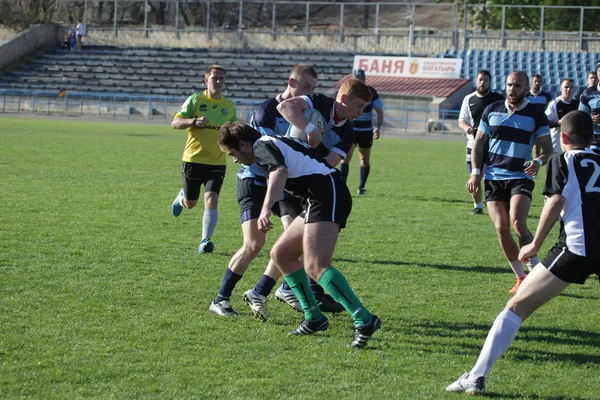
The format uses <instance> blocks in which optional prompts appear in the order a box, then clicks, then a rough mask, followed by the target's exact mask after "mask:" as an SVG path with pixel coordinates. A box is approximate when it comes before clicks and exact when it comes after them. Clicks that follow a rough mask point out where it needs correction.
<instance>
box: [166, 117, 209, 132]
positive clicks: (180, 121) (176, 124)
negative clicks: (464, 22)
mask: <svg viewBox="0 0 600 400" xmlns="http://www.w3.org/2000/svg"><path fill="white" fill-rule="evenodd" d="M206 125H208V118H206V117H200V118H184V117H178V116H177V115H176V116H175V118H173V121H171V127H172V128H173V129H188V128H191V127H194V128H204V127H205V126H206Z"/></svg>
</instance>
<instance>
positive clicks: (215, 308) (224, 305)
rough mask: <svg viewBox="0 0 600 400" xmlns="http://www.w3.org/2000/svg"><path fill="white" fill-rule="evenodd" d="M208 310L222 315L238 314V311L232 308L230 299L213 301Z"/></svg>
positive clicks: (231, 315) (233, 315) (232, 315)
mask: <svg viewBox="0 0 600 400" xmlns="http://www.w3.org/2000/svg"><path fill="white" fill-rule="evenodd" d="M208 311H210V312H213V313H215V314H217V315H220V316H221V317H235V316H236V315H238V313H237V311H235V310H234V309H233V308H231V304H229V301H228V300H223V301H220V302H218V303H215V302H214V301H211V302H210V307H208Z"/></svg>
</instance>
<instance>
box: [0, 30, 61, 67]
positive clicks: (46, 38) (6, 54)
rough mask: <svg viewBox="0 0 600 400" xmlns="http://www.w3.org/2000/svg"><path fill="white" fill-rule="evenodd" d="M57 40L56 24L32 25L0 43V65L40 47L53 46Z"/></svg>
mask: <svg viewBox="0 0 600 400" xmlns="http://www.w3.org/2000/svg"><path fill="white" fill-rule="evenodd" d="M58 40H59V38H58V26H57V25H35V26H32V27H30V28H28V29H26V30H24V31H23V32H21V33H19V34H17V35H16V36H14V37H13V38H12V39H11V40H10V41H8V42H6V43H4V44H2V45H0V67H1V66H3V65H6V64H9V63H11V62H13V61H15V60H17V59H19V58H20V57H23V56H25V55H27V54H29V53H31V52H32V51H34V50H36V49H38V48H40V47H45V46H55V45H56V43H57V41H58Z"/></svg>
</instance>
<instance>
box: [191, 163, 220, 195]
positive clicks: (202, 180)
mask: <svg viewBox="0 0 600 400" xmlns="http://www.w3.org/2000/svg"><path fill="white" fill-rule="evenodd" d="M181 177H182V178H183V191H184V193H185V198H186V199H188V200H198V198H200V187H201V186H202V185H204V192H205V193H206V192H215V193H216V194H219V193H220V192H221V187H222V186H223V181H224V180H225V165H208V164H198V163H192V162H187V161H184V162H182V163H181Z"/></svg>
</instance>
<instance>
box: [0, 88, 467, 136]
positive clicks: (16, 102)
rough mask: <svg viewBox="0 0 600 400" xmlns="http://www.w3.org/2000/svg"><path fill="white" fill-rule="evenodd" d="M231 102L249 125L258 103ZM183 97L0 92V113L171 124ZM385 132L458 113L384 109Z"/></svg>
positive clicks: (415, 130)
mask: <svg viewBox="0 0 600 400" xmlns="http://www.w3.org/2000/svg"><path fill="white" fill-rule="evenodd" d="M233 100H234V103H235V107H236V113H237V116H238V119H239V120H241V121H245V122H248V121H249V120H250V116H251V115H252V112H253V111H254V110H255V109H256V107H258V105H259V104H260V103H262V102H261V101H255V100H242V99H240V100H235V99H233ZM184 101H185V97H177V96H140V95H124V94H105V93H84V92H67V94H66V95H64V96H63V97H59V96H58V94H57V93H55V92H30V91H20V90H0V113H2V114H26V115H30V114H31V115H39V116H63V117H66V116H69V117H86V118H96V119H100V120H103V119H104V120H111V121H140V122H148V121H157V122H158V121H165V122H170V121H171V119H172V118H173V116H174V115H175V114H176V113H177V111H178V110H179V108H180V107H181V104H183V102H184ZM385 115H386V116H385V125H384V131H385V133H386V134H389V135H401V134H411V135H426V134H430V133H438V134H448V133H452V134H453V133H459V132H460V130H459V128H458V125H457V120H458V111H456V110H438V109H432V108H418V107H386V111H385Z"/></svg>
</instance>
